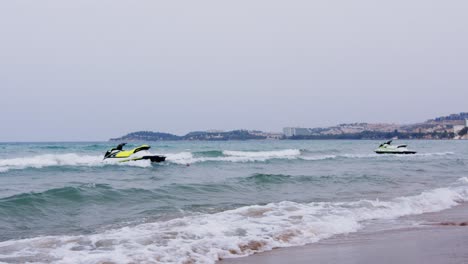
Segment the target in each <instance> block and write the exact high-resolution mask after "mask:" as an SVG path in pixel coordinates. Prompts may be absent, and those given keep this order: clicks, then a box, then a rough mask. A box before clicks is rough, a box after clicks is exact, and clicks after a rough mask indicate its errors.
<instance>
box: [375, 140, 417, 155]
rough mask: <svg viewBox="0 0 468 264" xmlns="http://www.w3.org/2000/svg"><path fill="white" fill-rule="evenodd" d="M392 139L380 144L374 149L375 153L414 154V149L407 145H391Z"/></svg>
mask: <svg viewBox="0 0 468 264" xmlns="http://www.w3.org/2000/svg"><path fill="white" fill-rule="evenodd" d="M391 144H392V140H390V141H387V142H385V143H382V144H380V146H379V148H377V149H376V150H375V153H377V154H416V151H412V150H409V149H408V146H407V145H396V146H395V145H391Z"/></svg>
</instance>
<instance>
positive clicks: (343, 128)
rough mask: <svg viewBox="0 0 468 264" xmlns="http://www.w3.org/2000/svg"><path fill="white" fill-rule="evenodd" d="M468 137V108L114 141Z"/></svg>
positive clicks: (132, 135) (144, 134) (151, 134)
mask: <svg viewBox="0 0 468 264" xmlns="http://www.w3.org/2000/svg"><path fill="white" fill-rule="evenodd" d="M389 138H400V139H468V112H462V113H459V114H452V115H449V116H442V117H437V118H434V119H430V120H427V121H425V122H422V123H415V124H409V125H399V124H386V123H351V124H340V125H337V126H332V127H325V128H301V127H285V128H284V129H283V133H272V132H263V131H258V130H245V129H241V130H233V131H218V130H209V131H195V132H190V133H188V134H187V135H184V136H177V135H173V134H169V133H162V132H152V131H138V132H132V133H129V134H127V135H125V136H122V137H119V138H111V139H110V140H111V141H161V140H163V141H164V140H170V141H174V140H193V141H196V140H199V141H226V140H252V139H256V140H259V139H273V140H281V139H296V140H300V139H382V140H383V139H389Z"/></svg>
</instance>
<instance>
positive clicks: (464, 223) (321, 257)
mask: <svg viewBox="0 0 468 264" xmlns="http://www.w3.org/2000/svg"><path fill="white" fill-rule="evenodd" d="M402 220H415V221H418V222H422V223H425V224H422V225H419V226H416V227H412V228H402V229H396V230H387V231H379V232H365V231H364V230H363V231H362V232H357V233H352V234H348V235H343V236H338V237H333V238H330V239H326V240H323V241H320V242H318V243H315V244H310V245H306V246H302V247H292V248H281V249H275V250H272V251H269V252H263V253H259V254H255V255H252V256H248V257H243V258H235V259H226V260H222V261H219V262H218V263H219V264H240V263H255V264H263V263H273V264H279V263H289V264H305V263H341V264H351V263H352V264H357V263H434V264H435V263H468V204H466V203H464V204H461V205H459V206H456V207H454V208H451V209H448V210H444V211H441V212H437V213H427V214H422V215H418V216H411V217H405V218H403V219H402Z"/></svg>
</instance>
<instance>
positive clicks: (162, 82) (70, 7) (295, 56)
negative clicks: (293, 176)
mask: <svg viewBox="0 0 468 264" xmlns="http://www.w3.org/2000/svg"><path fill="white" fill-rule="evenodd" d="M466 10H468V2H467V1H466V0H460V1H457V0H451V1H432V0H411V1H408V0H405V1H403V0H395V1H375V0H369V1H367V0H354V1H349V0H347V1H338V0H337V1H294V0H293V1H276V0H268V1H264V0H249V1H247V0H236V1H219V0H216V1H204V0H201V1H182V0H181V1H178V0H176V1H157V0H151V1H145V0H141V1H128V0H126V1H123V0H100V1H95V0H80V1H67V0H57V1H50V0H49V1H48V0H43V1H37V0H30V1H24V0H15V1H1V2H0V106H1V108H2V109H1V111H0V125H1V129H0V142H2V141H3V142H4V141H92V140H107V139H109V138H111V137H118V136H122V135H124V134H126V133H129V132H133V131H139V130H150V131H162V132H169V133H174V134H178V135H182V134H185V133H187V132H189V131H196V130H208V129H222V130H230V129H242V128H243V129H259V130H264V131H281V130H282V128H283V127H286V126H302V127H319V126H329V125H335V124H339V123H348V122H390V123H412V122H419V121H424V120H427V119H430V118H433V117H436V116H442V115H447V114H451V113H458V112H463V111H465V112H466V111H468V104H467V101H468V100H467V98H468V48H467V47H468V16H467V15H466Z"/></svg>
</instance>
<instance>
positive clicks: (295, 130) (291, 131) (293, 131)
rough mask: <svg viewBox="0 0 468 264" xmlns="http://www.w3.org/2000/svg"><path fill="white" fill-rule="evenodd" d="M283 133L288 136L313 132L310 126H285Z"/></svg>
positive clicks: (307, 134)
mask: <svg viewBox="0 0 468 264" xmlns="http://www.w3.org/2000/svg"><path fill="white" fill-rule="evenodd" d="M283 133H284V135H285V136H286V137H294V136H310V135H312V132H311V131H310V129H309V128H302V127H285V128H283Z"/></svg>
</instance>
